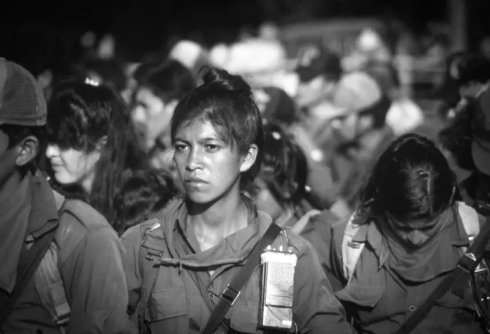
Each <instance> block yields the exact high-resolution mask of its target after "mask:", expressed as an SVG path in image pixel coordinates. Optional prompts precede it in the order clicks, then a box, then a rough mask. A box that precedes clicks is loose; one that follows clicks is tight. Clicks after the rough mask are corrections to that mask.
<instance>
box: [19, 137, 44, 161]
mask: <svg viewBox="0 0 490 334" xmlns="http://www.w3.org/2000/svg"><path fill="white" fill-rule="evenodd" d="M16 150H17V158H16V159H15V163H16V165H17V166H25V165H27V164H28V163H29V162H31V161H32V160H34V159H35V158H36V156H37V154H38V152H39V140H38V139H37V138H36V137H34V136H27V137H25V138H24V139H22V140H21V141H20V142H19V143H18V144H17V145H16Z"/></svg>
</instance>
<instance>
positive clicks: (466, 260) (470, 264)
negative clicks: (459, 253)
mask: <svg viewBox="0 0 490 334" xmlns="http://www.w3.org/2000/svg"><path fill="white" fill-rule="evenodd" d="M477 266H478V262H477V261H476V256H475V254H473V253H466V254H465V255H464V256H463V257H462V258H461V259H460V260H459V262H458V267H460V268H461V269H463V270H464V271H466V272H467V273H468V274H473V273H474V272H475V269H476V267H477Z"/></svg>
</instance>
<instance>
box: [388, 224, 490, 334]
mask: <svg viewBox="0 0 490 334" xmlns="http://www.w3.org/2000/svg"><path fill="white" fill-rule="evenodd" d="M489 238H490V218H487V220H486V222H485V223H484V225H483V227H482V229H481V231H480V233H479V234H478V236H477V237H476V238H475V239H473V242H472V243H471V245H470V247H468V250H467V251H466V253H465V255H463V256H462V257H461V258H460V259H459V260H458V265H457V266H456V268H455V269H454V270H453V271H452V272H451V273H450V274H449V275H447V276H446V277H445V278H444V279H443V280H442V282H441V283H439V285H438V286H437V287H436V288H435V289H434V291H432V293H431V294H430V295H429V297H428V298H427V299H426V300H425V302H424V303H423V304H422V305H421V306H420V307H419V308H418V309H417V310H416V311H415V312H414V313H412V315H411V316H410V317H409V318H408V319H407V321H405V323H404V324H403V325H402V326H401V327H400V329H399V330H398V331H396V333H395V334H408V333H410V332H411V331H412V330H413V329H414V328H415V327H417V325H418V324H419V323H420V321H422V319H424V317H425V316H426V315H427V314H428V313H429V311H430V310H431V309H432V307H433V306H434V304H435V302H436V301H437V300H439V299H440V298H441V297H442V296H444V294H445V293H446V292H447V291H448V290H449V289H450V288H451V286H453V285H454V284H458V283H459V282H461V280H462V279H464V278H465V276H466V275H467V274H468V273H469V274H473V272H474V270H475V268H476V267H477V265H478V263H479V262H480V260H481V259H482V257H483V252H484V250H485V246H486V245H487V243H488V240H489Z"/></svg>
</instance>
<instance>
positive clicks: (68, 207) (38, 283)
mask: <svg viewBox="0 0 490 334" xmlns="http://www.w3.org/2000/svg"><path fill="white" fill-rule="evenodd" d="M54 194H55V199H56V206H57V209H58V216H61V214H62V213H63V212H65V211H70V212H71V213H72V214H74V215H75V213H73V211H75V212H76V211H77V210H73V207H74V206H76V202H77V201H72V200H69V199H65V198H64V197H63V196H62V195H60V194H58V193H56V192H54ZM59 251H60V248H59V245H58V244H57V243H56V241H55V240H53V241H52V242H51V244H50V247H49V249H48V251H47V252H46V255H45V256H44V257H43V259H42V261H41V263H40V265H39V267H38V269H37V271H36V273H35V280H34V285H35V287H36V291H37V293H38V295H39V298H40V299H41V303H42V305H44V306H45V307H46V309H47V310H48V312H49V314H50V315H51V318H52V319H53V321H54V322H55V323H56V325H57V326H58V327H59V328H60V330H61V331H62V332H64V329H65V326H66V325H67V324H68V322H69V321H70V314H71V308H70V304H69V303H68V299H67V297H66V292H65V285H64V283H63V278H62V277H61V273H60V270H59V267H58V265H59V256H58V253H59Z"/></svg>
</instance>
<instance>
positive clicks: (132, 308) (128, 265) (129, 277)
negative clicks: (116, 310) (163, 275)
mask: <svg viewBox="0 0 490 334" xmlns="http://www.w3.org/2000/svg"><path fill="white" fill-rule="evenodd" d="M141 240H142V236H141V228H140V226H138V225H137V226H133V227H132V228H130V229H129V230H127V231H126V232H125V233H124V234H123V235H122V236H121V241H122V244H123V248H124V253H123V267H124V273H125V275H126V281H127V285H128V295H129V306H128V312H129V314H130V315H131V316H132V318H134V317H137V314H135V312H136V309H137V306H138V302H139V300H140V296H141V285H142V276H141V270H140V267H139V251H140V245H141ZM134 320H135V321H136V319H134Z"/></svg>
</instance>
